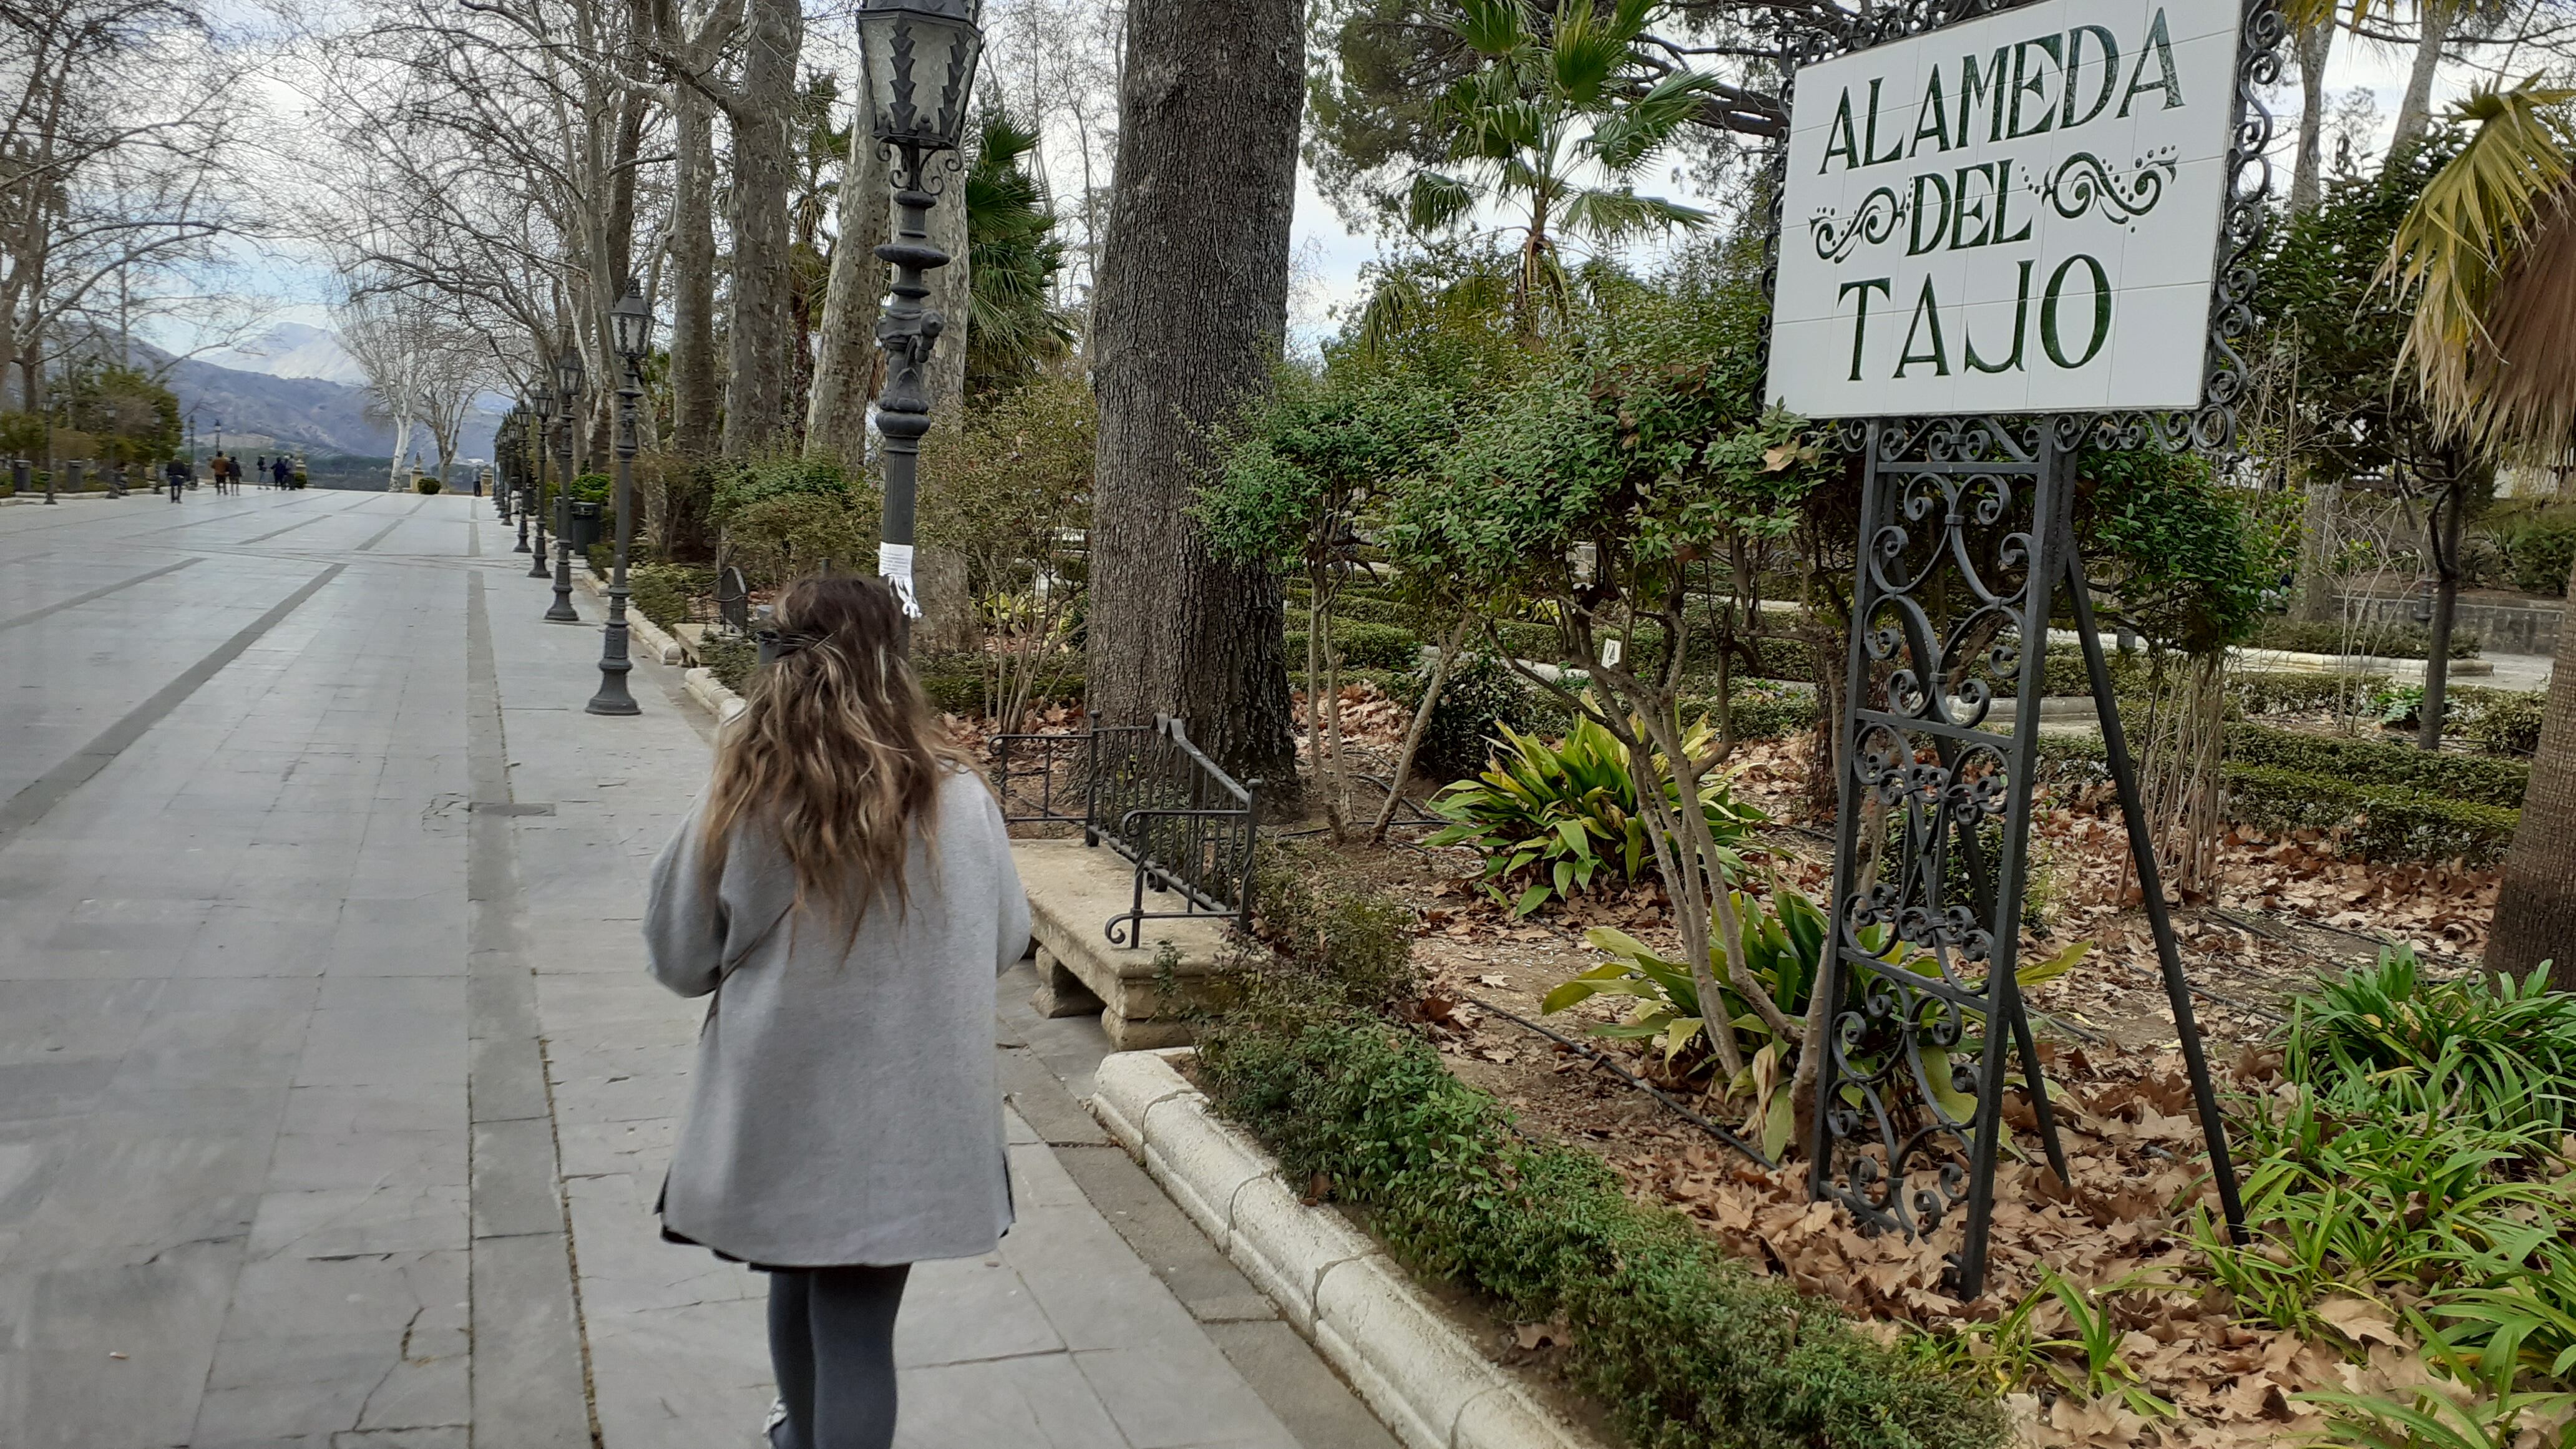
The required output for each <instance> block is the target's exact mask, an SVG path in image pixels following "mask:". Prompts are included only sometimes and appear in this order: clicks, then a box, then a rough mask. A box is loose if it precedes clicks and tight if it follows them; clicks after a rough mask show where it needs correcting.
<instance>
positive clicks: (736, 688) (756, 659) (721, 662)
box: [698, 634, 760, 694]
mask: <svg viewBox="0 0 2576 1449" xmlns="http://www.w3.org/2000/svg"><path fill="white" fill-rule="evenodd" d="M698 662H699V663H700V664H703V665H705V666H706V668H707V672H708V673H710V674H713V675H714V676H715V677H716V682H717V683H718V684H721V685H723V686H724V687H725V688H727V689H730V690H732V691H733V692H734V693H736V694H740V693H742V692H743V690H744V689H745V688H747V687H749V686H750V684H751V671H752V670H754V669H756V668H758V667H759V665H760V646H759V645H758V644H757V643H754V642H753V641H751V640H749V639H736V638H732V637H730V636H727V635H723V634H709V635H706V636H705V637H704V638H701V639H700V640H698Z"/></svg>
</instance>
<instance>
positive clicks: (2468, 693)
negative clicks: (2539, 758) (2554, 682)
mask: <svg viewBox="0 0 2576 1449" xmlns="http://www.w3.org/2000/svg"><path fill="white" fill-rule="evenodd" d="M2449 698H2450V700H2451V702H2452V703H2454V704H2455V705H2456V706H2457V708H2456V709H2454V710H2453V711H2452V715H2453V720H2452V722H2451V724H2450V729H2451V731H2452V733H2454V734H2457V735H2459V736H2461V737H2462V738H2464V739H2466V740H2468V741H2469V742H2470V743H2472V744H2474V745H2476V746H2477V747H2478V748H2479V749H2482V750H2484V751H2486V752H2487V753H2488V754H2490V755H2532V754H2537V753H2539V750H2540V717H2541V712H2542V710H2543V708H2544V707H2545V705H2546V703H2547V697H2546V696H2545V695H2543V694H2542V693H2541V692H2540V691H2538V690H2531V689H2460V690H2454V691H2452V693H2451V694H2450V696H2449Z"/></svg>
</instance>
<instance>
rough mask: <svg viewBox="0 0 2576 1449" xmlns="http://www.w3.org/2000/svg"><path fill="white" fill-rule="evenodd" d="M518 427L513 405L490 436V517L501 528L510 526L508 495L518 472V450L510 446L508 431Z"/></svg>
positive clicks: (516, 408)
mask: <svg viewBox="0 0 2576 1449" xmlns="http://www.w3.org/2000/svg"><path fill="white" fill-rule="evenodd" d="M518 425H519V407H518V405H515V404H514V405H513V406H512V407H511V409H510V410H509V411H508V412H506V413H503V414H502V415H501V426H500V428H499V429H498V430H497V431H495V432H494V433H493V434H492V516H493V517H495V518H497V519H499V520H500V523H501V526H502V527H503V528H507V527H509V526H510V493H511V488H512V485H513V484H514V483H515V482H516V480H517V476H518V471H519V470H518V468H517V466H516V460H515V455H516V453H517V451H518V450H517V449H515V448H512V447H511V446H510V430H511V429H513V428H516V427H517V426H518Z"/></svg>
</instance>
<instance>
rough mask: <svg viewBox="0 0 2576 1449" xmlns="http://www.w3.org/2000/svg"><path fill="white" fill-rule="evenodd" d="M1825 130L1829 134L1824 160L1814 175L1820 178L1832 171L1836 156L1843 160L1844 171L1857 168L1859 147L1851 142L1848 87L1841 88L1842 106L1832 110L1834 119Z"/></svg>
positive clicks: (1826, 139) (1849, 94)
mask: <svg viewBox="0 0 2576 1449" xmlns="http://www.w3.org/2000/svg"><path fill="white" fill-rule="evenodd" d="M1825 129H1826V131H1827V132H1828V133H1829V134H1827V136H1826V137H1825V159H1824V162H1823V164H1822V165H1819V166H1818V167H1817V168H1816V174H1817V175H1818V176H1822V175H1824V174H1825V173H1826V172H1827V171H1829V170H1831V169H1833V164H1834V157H1835V156H1836V155H1840V156H1841V157H1842V158H1843V169H1844V170H1845V171H1850V170H1854V169H1856V168H1858V167H1859V165H1860V147H1859V145H1858V144H1856V143H1855V142H1854V141H1853V140H1852V119H1851V88H1850V87H1849V86H1845V87H1844V88H1843V101H1842V104H1841V105H1839V106H1837V107H1835V108H1834V119H1833V121H1832V123H1831V124H1830V125H1828V126H1827V127H1826V128H1825Z"/></svg>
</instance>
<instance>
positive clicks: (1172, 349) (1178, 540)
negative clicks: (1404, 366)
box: [1089, 0, 1305, 784]
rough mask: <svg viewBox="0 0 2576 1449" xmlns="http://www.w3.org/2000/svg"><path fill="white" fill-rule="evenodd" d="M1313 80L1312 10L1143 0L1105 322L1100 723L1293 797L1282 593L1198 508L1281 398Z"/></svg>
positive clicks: (1127, 82) (1112, 223) (1129, 79)
mask: <svg viewBox="0 0 2576 1449" xmlns="http://www.w3.org/2000/svg"><path fill="white" fill-rule="evenodd" d="M1303 75H1304V30H1303V7H1302V6H1301V5H1299V4H1298V3H1296V0H1244V3H1242V4H1238V5H1231V6H1216V5H1204V4H1195V5H1194V4H1186V3H1183V0H1129V3H1128V7H1127V46H1126V65H1125V73H1124V75H1123V77H1122V78H1121V81H1120V85H1119V98H1118V113H1119V127H1118V166H1117V173H1116V179H1115V180H1114V181H1113V183H1112V186H1111V196H1110V212H1109V235H1108V241H1107V246H1106V248H1105V252H1104V255H1103V257H1102V261H1101V269H1100V281H1099V288H1098V292H1097V300H1096V304H1095V305H1096V307H1097V311H1096V313H1095V315H1094V321H1093V326H1094V333H1093V336H1094V342H1095V353H1094V356H1095V361H1094V363H1093V368H1094V372H1093V378H1094V386H1095V388H1096V389H1097V391H1098V393H1099V397H1100V444H1099V451H1098V454H1097V459H1098V480H1099V481H1098V483H1097V485H1096V489H1095V492H1094V495H1093V524H1092V528H1091V548H1092V584H1091V608H1090V617H1089V626H1090V676H1089V685H1090V695H1091V705H1092V708H1094V709H1095V710H1098V711H1099V712H1100V713H1101V714H1102V716H1103V718H1104V722H1106V723H1112V724H1118V723H1127V722H1131V721H1137V720H1144V719H1150V718H1151V717H1152V716H1153V715H1154V714H1155V712H1157V711H1166V712H1170V713H1174V714H1177V715H1179V716H1180V717H1181V718H1182V719H1184V720H1185V721H1187V723H1188V727H1189V729H1190V733H1191V737H1192V738H1193V739H1194V740H1195V741H1196V742H1197V743H1198V744H1199V745H1200V746H1201V747H1202V748H1204V749H1206V750H1207V752H1208V753H1209V754H1210V755H1212V756H1213V757H1215V759H1216V760H1217V761H1218V762H1219V763H1221V764H1223V765H1224V766H1225V767H1226V768H1228V769H1229V770H1233V771H1236V772H1238V773H1239V774H1250V775H1256V776H1260V777H1263V778H1266V779H1268V780H1271V781H1275V782H1280V783H1281V784H1287V783H1288V782H1291V781H1293V780H1294V778H1295V776H1294V771H1295V766H1296V756H1295V745H1294V743H1293V741H1292V738H1291V735H1290V732H1289V705H1288V676H1287V671H1286V669H1285V667H1284V665H1283V661H1282V659H1281V655H1282V653H1283V649H1284V643H1283V639H1282V634H1283V629H1282V625H1281V617H1280V609H1281V604H1282V595H1281V591H1280V584H1279V579H1278V577H1277V575H1276V574H1274V573H1273V572H1272V571H1271V570H1269V569H1267V568H1264V567H1261V566H1258V565H1244V564H1235V563H1230V562H1227V561H1226V560H1223V559H1221V558H1219V557H1218V556H1217V555H1216V554H1215V552H1214V551H1213V550H1212V549H1211V548H1210V547H1209V544H1208V541H1207V539H1206V537H1205V535H1204V534H1202V533H1201V532H1200V530H1199V529H1198V527H1197V525H1196V523H1195V522H1194V520H1193V518H1192V515H1191V511H1190V503H1191V498H1192V493H1193V489H1194V487H1195V486H1196V484H1197V482H1198V480H1199V478H1200V477H1201V476H1202V474H1203V470H1204V469H1205V467H1206V465H1207V443H1206V437H1207V429H1208V428H1209V427H1210V426H1211V425H1212V424H1214V423H1216V422H1218V421H1220V420H1221V419H1224V418H1226V417H1228V416H1229V415H1231V414H1232V413H1234V412H1235V411H1236V410H1237V409H1239V408H1241V407H1242V406H1243V405H1244V404H1245V403H1247V402H1249V401H1250V400H1252V399H1253V398H1254V397H1255V396H1257V395H1258V394H1259V393H1260V392H1261V390H1262V389H1263V388H1264V387H1266V386H1267V385H1268V383H1269V380H1270V372H1271V369H1272V368H1273V367H1274V366H1276V365H1277V363H1278V360H1279V356H1280V348H1281V344H1282V341H1283V339H1284V337H1285V335H1286V332H1287V315H1288V223H1289V213H1290V208H1291V207H1292V205H1293V204H1294V200H1295V193H1296V174H1297V126H1298V116H1299V112H1300V110H1301V108H1302V105H1303V102H1304V99H1305V88H1304V83H1303V79H1302V78H1303Z"/></svg>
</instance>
